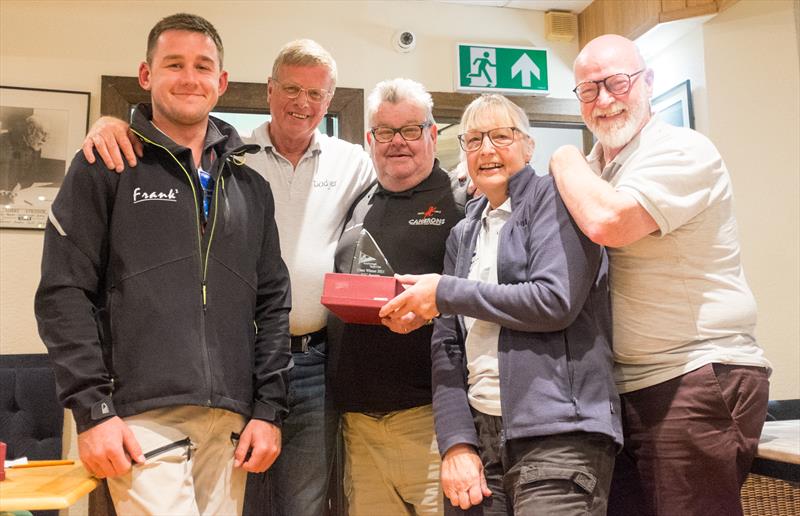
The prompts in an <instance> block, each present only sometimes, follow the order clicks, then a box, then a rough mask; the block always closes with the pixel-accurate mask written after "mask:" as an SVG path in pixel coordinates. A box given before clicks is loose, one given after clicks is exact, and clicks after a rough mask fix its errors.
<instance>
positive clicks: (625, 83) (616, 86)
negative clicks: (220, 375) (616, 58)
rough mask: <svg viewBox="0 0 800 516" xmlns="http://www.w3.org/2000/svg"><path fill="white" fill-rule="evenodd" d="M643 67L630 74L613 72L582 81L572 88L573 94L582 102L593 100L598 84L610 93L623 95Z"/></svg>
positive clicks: (596, 93)
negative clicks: (612, 73)
mask: <svg viewBox="0 0 800 516" xmlns="http://www.w3.org/2000/svg"><path fill="white" fill-rule="evenodd" d="M644 70H645V69H644V68H642V69H641V70H639V71H638V72H634V73H631V74H628V73H615V74H614V75H609V76H608V77H606V78H605V79H600V80H599V81H584V82H582V83H580V84H578V85H577V86H575V89H574V90H572V91H573V93H575V96H576V97H578V100H580V101H581V102H583V103H588V102H593V101H594V100H595V99H596V98H597V97H598V96H599V95H600V84H601V83H602V84H603V86H605V87H606V91H607V92H609V93H610V94H612V95H624V94H626V93H628V92H629V91H630V89H631V84H632V83H633V78H634V77H636V76H637V75H639V74H640V73H642V72H643V71H644Z"/></svg>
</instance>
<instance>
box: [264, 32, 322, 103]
mask: <svg viewBox="0 0 800 516" xmlns="http://www.w3.org/2000/svg"><path fill="white" fill-rule="evenodd" d="M284 65H285V66H322V67H324V68H326V69H327V70H328V75H329V76H330V78H331V83H332V85H331V90H334V89H336V79H337V71H336V61H334V59H333V56H332V55H331V54H330V52H328V51H327V50H325V49H324V48H323V47H322V45H320V44H319V43H317V42H316V41H314V40H312V39H296V40H294V41H290V42H289V43H287V44H285V45H284V46H283V48H281V49H280V51H279V52H278V57H276V58H275V62H274V63H272V77H275V78H277V77H278V69H279V68H280V67H281V66H284ZM331 93H333V91H331Z"/></svg>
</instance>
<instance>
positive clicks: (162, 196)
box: [133, 186, 178, 204]
mask: <svg viewBox="0 0 800 516" xmlns="http://www.w3.org/2000/svg"><path fill="white" fill-rule="evenodd" d="M145 201H167V202H178V189H177V188H170V189H169V191H168V192H166V193H165V192H155V191H153V192H143V191H142V189H141V188H139V187H138V186H137V187H136V188H134V190H133V204H138V203H140V202H145Z"/></svg>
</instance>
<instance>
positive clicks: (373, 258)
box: [336, 224, 394, 276]
mask: <svg viewBox="0 0 800 516" xmlns="http://www.w3.org/2000/svg"><path fill="white" fill-rule="evenodd" d="M336 271H337V272H346V273H350V274H366V275H370V276H394V269H392V266H391V265H389V260H387V259H386V256H385V255H384V254H383V251H381V248H380V247H379V246H378V244H377V242H375V239H374V238H372V235H370V233H369V231H367V230H366V229H364V227H363V225H361V224H359V225H357V226H353V227H352V228H349V229H348V230H346V231H345V232H344V233H343V234H342V237H341V238H340V239H339V249H338V250H337V253H336Z"/></svg>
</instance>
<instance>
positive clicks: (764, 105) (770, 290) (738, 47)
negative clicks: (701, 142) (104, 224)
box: [648, 0, 800, 399]
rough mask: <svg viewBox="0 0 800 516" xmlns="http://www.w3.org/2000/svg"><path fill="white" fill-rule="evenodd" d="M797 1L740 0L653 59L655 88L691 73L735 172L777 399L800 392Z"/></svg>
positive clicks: (708, 125) (760, 334)
mask: <svg viewBox="0 0 800 516" xmlns="http://www.w3.org/2000/svg"><path fill="white" fill-rule="evenodd" d="M794 9H800V7H798V3H796V2H794V1H793V0H740V1H739V2H738V3H737V4H735V5H734V6H733V7H731V8H730V9H728V10H726V11H724V12H722V13H721V14H719V15H717V16H716V17H714V18H711V19H710V20H708V21H707V22H706V23H705V24H703V25H698V26H697V27H695V28H694V29H693V30H691V31H690V32H688V33H686V34H685V35H684V36H683V37H681V38H680V39H678V40H677V41H675V42H674V43H672V44H671V45H669V46H668V47H667V48H665V49H664V50H663V51H662V52H660V53H658V54H656V55H654V56H652V57H650V58H649V60H648V65H649V66H650V67H652V68H653V69H654V70H655V86H654V94H655V95H658V94H660V93H663V92H664V91H665V90H667V89H669V88H670V87H672V86H674V85H675V84H678V83H679V82H682V81H684V80H686V79H690V80H691V83H692V97H693V100H694V109H695V128H696V129H697V130H698V131H700V132H702V133H703V134H706V135H707V136H709V137H710V138H711V140H712V141H713V142H714V143H715V144H716V146H717V148H718V149H719V150H720V152H721V154H722V156H723V158H724V159H725V162H726V164H727V165H728V169H729V171H730V173H731V176H732V179H733V186H734V198H735V210H736V215H737V219H738V222H739V236H740V240H741V243H742V255H743V262H744V268H745V274H746V276H747V279H748V282H749V283H750V286H751V288H752V289H753V292H754V294H755V296H756V301H757V302H758V309H759V310H758V314H759V315H758V318H759V322H758V328H757V333H756V336H757V338H758V341H759V343H760V344H761V345H762V346H763V347H764V349H765V352H766V355H767V358H769V360H770V361H771V362H772V365H773V375H772V378H771V388H770V397H771V398H773V399H788V398H798V397H800V378H799V377H800V303H799V302H798V300H799V299H800V277H799V276H798V275H799V274H800V210H799V209H798V194H800V180H798V177H799V175H800V95H799V94H798V91H800V79H799V78H798V54H797V52H798V41H797V32H796V31H797V28H796V24H795V22H794V18H795V16H794V13H793V12H792V11H793V10H794Z"/></svg>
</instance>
